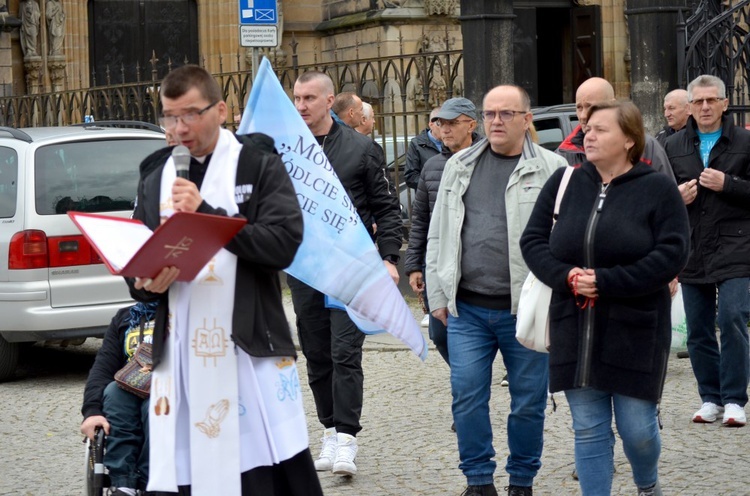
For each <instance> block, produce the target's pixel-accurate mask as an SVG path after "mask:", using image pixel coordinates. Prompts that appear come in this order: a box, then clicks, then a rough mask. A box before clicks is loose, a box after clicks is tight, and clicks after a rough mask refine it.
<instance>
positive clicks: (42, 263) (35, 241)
mask: <svg viewBox="0 0 750 496" xmlns="http://www.w3.org/2000/svg"><path fill="white" fill-rule="evenodd" d="M47 265H48V263H47V235H46V234H44V231H21V232H17V233H16V234H14V235H13V237H12V238H11V240H10V247H9V249H8V268H9V269H11V270H19V269H42V268H45V267H47Z"/></svg>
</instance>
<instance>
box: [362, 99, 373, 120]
mask: <svg viewBox="0 0 750 496" xmlns="http://www.w3.org/2000/svg"><path fill="white" fill-rule="evenodd" d="M362 115H364V116H365V119H370V118H372V117H375V112H373V111H372V105H370V104H369V103H367V102H362Z"/></svg>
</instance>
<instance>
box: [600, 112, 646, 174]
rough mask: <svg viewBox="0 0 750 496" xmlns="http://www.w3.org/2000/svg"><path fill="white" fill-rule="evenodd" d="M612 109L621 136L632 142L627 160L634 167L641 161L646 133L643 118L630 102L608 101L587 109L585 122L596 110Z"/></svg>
mask: <svg viewBox="0 0 750 496" xmlns="http://www.w3.org/2000/svg"><path fill="white" fill-rule="evenodd" d="M606 109H614V110H615V112H616V113H617V125H618V126H620V129H621V130H622V132H623V134H624V135H625V136H627V137H628V138H630V139H631V140H632V141H633V146H632V147H631V148H630V150H628V160H629V161H630V163H631V164H633V165H635V164H637V163H638V162H640V160H641V155H643V149H644V148H645V146H646V132H645V130H644V129H643V117H642V116H641V111H640V110H638V107H636V106H635V104H634V103H633V102H631V101H616V100H615V101H609V102H600V103H597V104H595V105H592V106H591V108H589V113H588V116H587V117H586V119H587V121H590V120H591V116H592V115H594V113H595V112H596V111H598V110H606Z"/></svg>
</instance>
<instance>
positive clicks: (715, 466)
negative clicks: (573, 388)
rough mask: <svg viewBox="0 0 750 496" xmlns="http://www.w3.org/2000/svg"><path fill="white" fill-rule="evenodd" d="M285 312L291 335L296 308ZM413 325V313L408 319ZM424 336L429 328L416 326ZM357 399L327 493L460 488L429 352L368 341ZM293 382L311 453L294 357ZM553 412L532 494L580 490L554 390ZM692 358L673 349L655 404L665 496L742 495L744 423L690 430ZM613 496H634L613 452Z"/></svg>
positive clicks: (315, 426) (501, 456) (445, 378)
mask: <svg viewBox="0 0 750 496" xmlns="http://www.w3.org/2000/svg"><path fill="white" fill-rule="evenodd" d="M286 303H287V311H288V315H289V318H290V325H291V326H292V329H294V328H295V327H294V312H293V310H292V309H291V305H290V304H289V301H287V302H286ZM415 317H417V318H418V319H421V317H422V316H421V315H415ZM422 330H423V333H424V334H425V338H427V329H426V328H423V329H422ZM365 351H366V352H365V354H364V369H365V400H364V409H363V414H362V425H363V430H362V432H361V433H360V434H359V436H358V439H359V446H360V448H359V455H358V457H357V468H358V470H359V473H358V475H356V476H355V477H352V478H345V477H339V476H335V475H333V474H330V473H321V474H320V480H321V482H322V485H323V490H324V492H325V494H326V495H328V496H338V495H342V496H343V495H347V496H362V495H367V496H395V495H404V494H409V495H421V496H433V495H455V496H458V495H460V494H461V492H462V491H463V490H464V489H465V479H464V477H463V475H462V474H461V472H460V470H459V469H458V451H457V447H456V437H455V434H454V433H453V432H452V431H451V430H450V425H451V422H452V419H451V410H450V403H451V394H450V384H449V370H448V367H447V366H446V365H445V363H444V362H443V361H442V358H441V357H440V355H439V354H438V353H437V351H436V350H435V349H434V347H431V348H430V353H429V356H428V358H427V360H426V361H425V362H424V363H422V362H420V360H419V359H418V358H417V357H416V356H415V355H414V354H412V353H411V352H410V351H408V350H407V349H406V347H405V346H404V345H402V344H401V343H400V342H399V341H398V340H396V339H395V338H393V337H391V336H389V335H377V336H368V338H367V340H366V341H365ZM299 365H300V367H299V368H300V382H301V385H302V393H303V394H304V395H305V405H306V406H305V407H306V412H307V416H308V429H309V432H310V444H311V449H312V451H313V456H317V453H318V449H319V441H318V438H319V437H320V435H321V434H322V427H321V426H320V424H319V423H318V422H317V419H316V418H315V407H314V404H313V400H312V395H311V393H310V389H309V387H307V376H306V371H305V360H304V357H303V356H302V355H300V360H299ZM503 375H504V369H503V364H502V360H501V359H498V360H496V363H495V370H494V377H493V387H492V393H493V396H492V399H491V411H492V412H493V419H492V420H493V430H494V434H495V441H494V446H495V450H496V451H497V457H496V460H497V462H498V469H497V471H496V473H495V485H496V486H497V487H498V490H499V491H500V493H501V494H503V491H502V489H503V487H504V486H506V485H507V480H508V479H507V474H506V473H505V470H504V465H505V458H506V457H507V444H506V430H505V423H506V419H507V415H508V411H509V404H510V397H509V394H508V388H504V387H501V386H500V380H501V379H502V376H503ZM555 400H556V402H557V411H555V412H553V411H552V407H551V404H550V405H549V406H548V408H547V413H548V415H547V419H546V424H545V439H544V442H545V447H544V453H543V457H542V463H543V465H542V469H541V471H540V472H539V475H538V476H537V479H536V482H535V485H534V494H535V495H557V496H560V495H576V494H580V491H579V489H578V484H577V482H576V481H575V480H573V478H572V477H571V472H572V471H573V466H574V462H573V432H572V429H571V420H570V410H569V408H568V405H567V403H566V402H565V398H564V396H563V395H562V394H556V395H555ZM699 403H700V400H699V398H698V394H697V389H696V384H695V381H694V379H693V374H692V371H691V369H690V361H689V360H686V359H677V358H676V357H675V354H674V353H673V354H672V356H671V359H670V364H669V372H668V376H667V382H666V386H665V391H664V400H663V404H662V421H663V423H664V429H663V430H662V432H661V434H662V456H661V461H660V465H659V470H660V478H661V483H662V486H663V488H664V494H665V495H709V494H710V495H750V486H748V482H749V481H750V475H748V474H749V473H750V449H748V445H749V444H750V427H745V428H740V429H733V428H724V427H722V426H721V425H720V422H719V423H717V424H693V423H692V422H691V421H690V419H691V415H692V413H693V412H694V411H695V410H696V409H697V408H698V407H699V406H700V405H699ZM615 464H616V468H617V473H616V474H615V479H614V486H613V490H612V494H618V495H635V494H636V491H635V485H634V483H633V481H632V476H631V472H630V465H629V464H628V462H627V459H626V458H625V455H624V454H623V452H622V443H621V442H620V440H619V439H618V440H617V445H616V446H615Z"/></svg>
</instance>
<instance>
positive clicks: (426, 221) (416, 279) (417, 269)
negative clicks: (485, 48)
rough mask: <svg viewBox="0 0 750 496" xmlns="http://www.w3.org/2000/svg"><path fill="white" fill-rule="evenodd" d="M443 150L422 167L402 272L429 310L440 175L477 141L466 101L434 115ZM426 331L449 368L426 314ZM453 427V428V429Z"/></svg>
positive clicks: (442, 337)
mask: <svg viewBox="0 0 750 496" xmlns="http://www.w3.org/2000/svg"><path fill="white" fill-rule="evenodd" d="M434 115H435V119H436V122H435V123H436V124H437V126H438V129H439V132H440V137H441V139H442V140H443V150H442V152H440V153H439V154H437V155H435V156H434V157H432V158H431V159H429V160H428V161H427V162H426V163H425V164H424V167H423V168H422V173H421V174H420V176H419V183H418V185H417V193H416V194H415V195H414V203H413V204H412V206H411V232H410V233H409V247H408V248H407V250H406V256H405V257H404V273H405V274H406V275H408V276H409V285H410V286H411V288H412V290H413V291H414V292H415V293H417V294H418V295H423V296H424V297H425V299H424V307H425V308H426V309H427V310H428V311H429V300H428V299H427V297H426V295H425V283H426V281H425V278H424V263H425V252H426V250H427V230H428V229H429V227H430V217H431V216H432V209H433V207H434V206H435V198H437V192H438V189H439V186H440V178H441V177H442V176H443V169H444V168H445V163H446V162H447V161H448V159H449V158H450V157H451V156H452V155H453V154H454V153H457V152H459V151H461V150H464V149H466V148H469V147H470V146H471V145H472V144H473V143H475V142H476V141H477V140H478V139H479V135H478V134H477V133H476V132H475V129H476V128H477V108H476V107H475V106H474V103H473V102H472V101H471V100H469V99H467V98H461V97H458V98H451V99H449V100H446V101H445V103H444V104H443V106H442V107H441V108H440V109H439V110H438V111H437V112H435V113H434ZM428 318H429V320H428V332H429V336H430V339H431V340H432V342H433V343H435V348H437V350H438V352H439V353H440V356H442V357H443V360H445V363H447V364H448V366H450V361H449V359H448V331H447V329H446V328H445V326H444V325H443V323H442V322H440V321H439V320H438V319H436V318H435V317H432V316H430V315H428ZM454 427H455V426H454Z"/></svg>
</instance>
